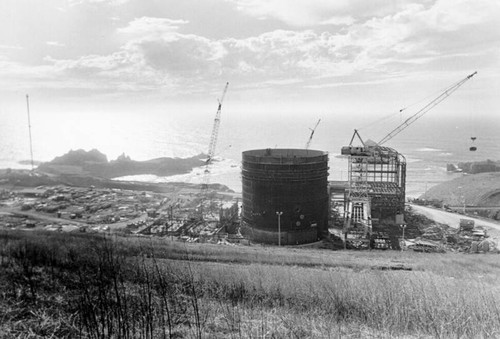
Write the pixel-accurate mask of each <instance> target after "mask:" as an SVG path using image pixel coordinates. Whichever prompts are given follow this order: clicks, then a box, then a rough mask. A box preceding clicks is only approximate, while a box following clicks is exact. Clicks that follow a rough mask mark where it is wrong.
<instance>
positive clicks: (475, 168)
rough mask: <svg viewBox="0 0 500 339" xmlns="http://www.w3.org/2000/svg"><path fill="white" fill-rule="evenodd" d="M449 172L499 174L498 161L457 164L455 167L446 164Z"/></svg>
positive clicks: (499, 164) (499, 162)
mask: <svg viewBox="0 0 500 339" xmlns="http://www.w3.org/2000/svg"><path fill="white" fill-rule="evenodd" d="M446 169H447V171H449V172H464V173H469V174H478V173H487V172H500V161H493V160H489V159H488V160H486V161H474V162H459V163H458V164H457V165H454V164H447V166H446Z"/></svg>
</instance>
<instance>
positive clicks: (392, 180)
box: [341, 72, 477, 247]
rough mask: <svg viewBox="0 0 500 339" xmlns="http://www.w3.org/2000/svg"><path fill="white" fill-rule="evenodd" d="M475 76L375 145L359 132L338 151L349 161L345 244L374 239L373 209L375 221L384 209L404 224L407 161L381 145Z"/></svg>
mask: <svg viewBox="0 0 500 339" xmlns="http://www.w3.org/2000/svg"><path fill="white" fill-rule="evenodd" d="M475 74H477V72H474V73H472V74H470V75H468V76H467V77H466V78H464V79H462V80H461V81H459V82H457V83H456V84H454V85H452V86H450V87H448V88H447V89H446V90H445V91H444V92H443V93H441V94H439V95H438V96H437V97H436V98H434V99H433V100H432V101H430V102H429V103H428V104H426V105H425V106H424V107H423V108H421V109H420V110H418V111H417V112H416V113H415V114H413V115H412V116H410V117H409V118H408V119H406V120H405V121H404V122H403V123H401V124H400V125H399V126H397V127H396V128H394V129H393V130H392V131H391V132H389V133H388V134H387V135H386V136H385V137H383V138H382V139H381V140H380V141H379V142H378V143H375V142H373V141H367V142H365V141H363V139H362V138H361V136H360V134H359V132H358V130H354V134H353V136H352V138H351V141H350V143H349V146H344V147H342V149H341V154H342V155H346V156H348V158H349V159H348V162H349V174H348V177H349V179H348V180H349V187H348V191H347V194H346V201H345V214H344V229H343V232H344V235H345V243H347V242H348V240H349V238H353V237H354V238H358V240H356V242H357V243H359V241H360V240H359V239H362V240H363V242H368V243H369V239H370V238H372V239H373V237H372V235H373V232H372V210H375V211H377V213H378V215H376V216H375V218H374V219H383V218H387V217H388V216H389V215H390V214H391V213H386V212H384V211H383V209H384V208H386V209H387V210H388V211H389V210H392V211H394V213H392V214H395V218H394V219H395V220H394V223H398V222H400V223H401V222H402V223H404V220H403V218H402V213H403V211H404V199H405V186H406V160H405V158H404V156H403V155H401V154H399V153H398V152H396V151H395V150H394V149H392V148H389V147H384V146H382V145H383V144H384V143H385V142H387V141H389V140H391V139H392V138H393V137H395V136H396V135H398V134H399V133H401V132H402V131H403V130H404V129H406V128H407V127H408V126H410V125H411V124H412V123H414V122H415V121H416V120H418V119H419V118H421V117H422V116H423V115H424V114H425V113H427V112H428V111H430V110H431V109H432V108H434V107H435V106H436V105H438V104H439V103H440V102H442V101H443V100H444V99H446V98H447V97H449V96H450V95H451V94H452V93H453V92H455V91H456V90H457V89H458V88H459V87H460V86H462V85H463V84H464V83H465V82H466V81H467V80H469V79H471V78H472V77H473V76H474V75H475ZM403 110H404V109H402V110H400V111H403ZM356 137H357V139H358V140H359V142H360V145H358V146H354V145H353V142H354V139H355V138H356ZM373 198H375V199H376V203H377V208H375V209H372V208H373V207H374V206H373V204H374V202H373ZM360 231H361V232H360ZM381 239H382V238H381ZM384 239H385V238H384ZM379 240H380V239H377V240H376V241H375V242H377V243H378V242H379ZM363 247H364V246H363Z"/></svg>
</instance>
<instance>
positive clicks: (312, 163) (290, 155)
mask: <svg viewBox="0 0 500 339" xmlns="http://www.w3.org/2000/svg"><path fill="white" fill-rule="evenodd" d="M241 177H242V184H243V208H242V232H243V233H244V234H245V235H246V236H247V237H249V238H250V239H251V240H253V241H256V242H262V243H272V244H278V243H280V244H281V245H295V244H304V243H310V242H314V241H316V240H318V239H319V238H321V235H322V233H323V232H324V231H326V230H327V227H328V154H327V153H326V152H322V151H317V150H306V149H270V148H268V149H259V150H250V151H245V152H243V163H242V175H241Z"/></svg>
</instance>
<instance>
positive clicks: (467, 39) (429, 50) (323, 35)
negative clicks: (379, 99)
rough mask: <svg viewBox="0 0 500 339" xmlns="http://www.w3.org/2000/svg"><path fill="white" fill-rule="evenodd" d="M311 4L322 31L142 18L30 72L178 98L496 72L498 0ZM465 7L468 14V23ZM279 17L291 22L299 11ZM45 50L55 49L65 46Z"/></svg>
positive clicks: (271, 9) (54, 81) (310, 13)
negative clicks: (235, 88)
mask: <svg viewBox="0 0 500 339" xmlns="http://www.w3.org/2000/svg"><path fill="white" fill-rule="evenodd" d="M237 3H238V5H239V6H240V7H241V8H240V10H242V11H243V10H245V11H247V12H248V13H250V11H251V10H253V11H254V13H253V14H252V15H261V16H266V15H267V16H270V15H271V14H273V13H277V10H278V9H279V8H283V6H285V4H286V3H288V2H284V1H278V0H272V1H269V5H266V3H265V2H260V1H257V0H238V1H237ZM308 3H309V2H305V1H298V0H297V1H295V2H294V4H297V6H290V7H293V10H292V12H300V9H301V8H302V9H303V10H304V15H305V17H306V19H304V20H305V21H303V22H302V23H301V24H305V23H306V21H307V22H309V23H311V22H313V21H314V22H316V25H315V27H311V28H307V29H304V28H303V27H301V28H299V29H297V30H294V29H290V28H289V29H276V30H273V31H269V32H266V33H262V34H258V35H256V36H249V37H239V38H230V37H218V38H215V37H207V36H203V34H201V33H200V34H194V33H189V34H188V33H186V32H187V31H188V30H189V29H190V27H191V26H190V23H189V22H188V21H186V20H180V19H168V18H155V17H147V16H143V17H139V18H135V19H132V20H131V21H130V22H129V23H127V24H125V25H124V26H123V27H121V28H118V29H117V30H116V36H117V37H118V38H119V40H120V41H121V42H122V43H121V46H120V47H119V48H116V49H114V50H112V51H111V52H109V53H107V54H106V53H103V54H102V55H99V54H97V53H96V54H89V55H84V56H81V57H76V58H61V59H56V58H52V57H46V58H45V60H44V62H45V65H43V67H40V68H35V69H33V70H34V74H37V77H39V78H40V79H42V78H43V79H45V80H46V81H47V82H48V83H49V84H50V86H54V87H57V86H60V87H65V86H66V87H67V86H68V84H70V86H75V87H76V88H78V87H81V88H97V89H103V90H106V91H127V92H128V91H148V90H150V91H154V90H157V89H158V88H169V89H171V90H172V92H175V91H189V90H192V89H193V88H198V89H199V88H205V87H207V86H209V84H210V83H213V82H214V79H220V78H222V79H224V80H225V79H227V80H230V81H235V82H237V83H239V84H241V86H242V87H247V88H258V87H259V86H260V87H264V88H269V87H276V86H282V87H286V86H290V87H292V86H295V88H298V87H299V86H303V87H308V88H323V87H328V86H329V85H328V84H329V83H339V81H337V80H338V79H339V78H341V79H342V82H343V83H345V84H356V85H357V84H362V83H364V82H366V83H382V82H384V81H393V79H394V78H395V77H398V76H401V75H402V74H405V76H408V75H411V74H415V75H416V76H417V75H418V74H424V73H425V74H428V73H429V72H430V70H432V69H435V70H439V72H440V74H442V73H445V72H447V71H450V72H455V71H457V70H460V71H463V69H467V71H469V70H474V68H475V64H476V63H477V62H478V61H480V62H481V63H482V65H488V67H491V68H494V69H496V70H498V68H499V65H498V54H499V50H498V47H497V46H498V42H499V40H500V36H499V35H500V29H499V28H500V27H499V24H498V22H497V20H496V18H497V17H500V11H499V10H498V6H499V5H497V4H496V3H495V2H492V1H486V0H477V1H474V2H471V1H465V0H456V1H451V0H438V1H436V2H435V3H432V4H430V3H427V2H423V3H418V4H412V3H409V2H401V3H399V2H398V5H397V6H396V7H397V10H396V11H393V12H390V13H387V11H389V7H390V6H389V7H388V6H382V7H383V8H381V9H377V10H371V9H370V8H371V7H372V6H371V5H367V7H370V8H368V9H365V10H363V11H361V12H362V15H365V16H366V18H362V16H360V15H356V16H350V15H351V14H352V13H349V11H348V10H347V9H349V8H357V6H358V7H359V6H361V3H360V2H359V1H353V2H351V1H349V2H347V1H339V2H336V3H335V4H330V3H331V1H318V2H317V3H316V2H314V5H310V7H307V4H308ZM377 3H379V2H377ZM245 6H246V7H245ZM280 6H281V7H280ZM306 7H307V8H306ZM320 9H321V10H320ZM257 10H258V11H257ZM464 11H465V12H470V13H471V14H470V16H467V17H464V14H463V13H464ZM259 13H260V14H259ZM375 14H376V15H375ZM273 15H274V14H273ZM276 15H278V14H276ZM280 15H284V16H285V15H286V16H287V18H288V19H286V20H290V22H292V21H293V20H292V19H293V18H294V17H293V15H294V14H293V13H282V14H280ZM369 15H372V16H370V17H368V16H369ZM374 15H375V16H374ZM313 19H314V20H313ZM283 20H285V19H283ZM301 20H302V19H301ZM295 24H298V21H295ZM341 24H343V25H344V26H345V27H342V29H341V30H329V29H328V28H330V27H327V26H325V25H341ZM478 37H480V39H478ZM47 44H49V45H51V46H57V45H58V42H55V41H52V42H47ZM0 49H1V46H0ZM4 61H6V60H4ZM5 65H6V64H5V63H4V66H5ZM0 66H1V65H0ZM10 66H13V67H12V68H11V69H10V70H7V66H5V67H0V74H2V75H3V74H4V72H6V73H7V74H9V76H13V75H14V74H15V73H16V72H18V73H19V74H20V79H23V81H24V80H25V79H26V75H28V74H30V67H31V66H27V65H25V66H22V65H20V64H10ZM23 67H24V68H23ZM26 81H27V80H26Z"/></svg>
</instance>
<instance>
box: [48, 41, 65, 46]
mask: <svg viewBox="0 0 500 339" xmlns="http://www.w3.org/2000/svg"><path fill="white" fill-rule="evenodd" d="M46 44H47V45H49V46H53V47H65V46H66V45H65V44H63V43H61V42H59V41H47V42H46Z"/></svg>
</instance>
